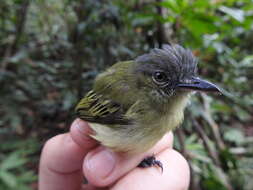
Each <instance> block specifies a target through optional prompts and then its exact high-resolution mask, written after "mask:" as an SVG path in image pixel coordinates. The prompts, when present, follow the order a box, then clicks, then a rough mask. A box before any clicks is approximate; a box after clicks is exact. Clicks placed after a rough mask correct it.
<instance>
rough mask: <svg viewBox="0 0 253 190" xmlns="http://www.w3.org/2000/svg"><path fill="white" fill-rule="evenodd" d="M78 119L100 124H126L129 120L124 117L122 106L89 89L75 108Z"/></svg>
mask: <svg viewBox="0 0 253 190" xmlns="http://www.w3.org/2000/svg"><path fill="white" fill-rule="evenodd" d="M75 111H76V114H77V116H78V117H79V118H80V119H83V120H85V121H88V122H94V123H100V124H111V125H115V124H119V125H128V124H130V122H131V121H130V120H129V119H127V118H126V117H125V110H124V109H123V107H122V106H121V105H120V104H118V103H116V102H113V101H112V100H109V99H105V98H103V96H102V95H99V94H97V93H95V92H94V91H89V92H88V93H87V94H86V96H85V97H84V98H83V99H81V101H80V102H79V103H78V104H77V106H76V108H75Z"/></svg>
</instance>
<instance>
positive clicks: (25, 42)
mask: <svg viewBox="0 0 253 190" xmlns="http://www.w3.org/2000/svg"><path fill="white" fill-rule="evenodd" d="M252 9H253V2H252V1H250V0H239V1H235V0H213V1H209V0H163V1H161V0H150V1H137V0H130V1H121V0H112V1H99V0H87V1H82V0H76V1H70V0H58V1H54V0H46V1H42V0H34V1H31V0H22V1H21V0H8V1H3V2H1V4H0V28H1V30H0V86H1V88H0V96H1V99H0V105H1V106H0V144H1V146H0V149H1V153H0V189H17V186H18V187H19V188H18V189H22V188H23V189H28V188H29V187H30V184H31V183H33V182H34V180H36V179H35V178H34V173H33V172H32V171H34V170H36V169H35V166H34V165H32V166H30V163H31V162H32V163H34V162H35V164H36V159H35V160H33V161H31V159H30V158H31V155H32V157H33V155H34V156H35V157H37V158H38V155H39V151H38V150H40V147H41V144H42V143H43V142H44V141H45V140H46V139H48V138H50V137H52V136H54V135H56V134H59V133H62V132H64V131H66V130H68V126H69V124H70V122H71V121H72V120H73V118H74V115H73V107H74V106H75V104H76V103H77V101H78V100H79V99H80V98H81V97H82V96H83V95H84V93H85V92H87V91H88V90H89V89H90V87H91V85H92V81H93V79H94V78H95V76H96V75H97V74H98V73H99V72H100V71H101V70H103V69H104V68H106V67H108V66H110V65H112V64H113V63H115V62H117V61H119V60H128V59H132V58H135V57H136V56H137V55H139V54H141V53H143V52H146V51H148V50H149V49H150V48H153V47H159V46H161V44H162V43H168V42H177V43H180V44H182V45H184V46H186V47H189V48H191V49H192V50H193V53H194V54H195V55H196V56H197V57H198V59H199V62H200V63H199V73H200V74H201V75H202V76H204V77H205V78H209V80H211V81H213V82H215V83H217V84H219V86H220V87H221V88H222V89H224V90H223V91H224V95H223V96H220V95H212V96H206V95H197V96H194V97H193V99H192V103H191V105H190V106H189V108H188V110H187V113H186V117H185V118H186V119H185V122H184V124H183V126H182V127H181V128H180V129H179V130H178V131H176V134H177V136H176V137H177V138H176V148H178V149H180V151H181V152H182V153H183V154H184V156H186V157H187V159H188V160H189V162H190V164H191V169H192V173H193V178H192V184H191V189H194V190H198V189H218V190H219V189H220V190H223V189H245V190H250V189H252V188H253V184H252V182H251V181H252V180H250V179H251V178H252V176H253V172H252V171H253V168H252V160H251V159H250V158H252V155H253V150H252V144H253V140H252V135H253V130H252V122H253V118H252V115H253V110H252V107H253V94H252V90H253V89H252V86H253V80H252V74H253V72H252V71H253V53H252V52H253V46H252V44H251V42H252V40H253V39H252V32H253V31H252V30H253V12H252ZM24 139H32V141H26V140H24ZM22 141H24V142H23V143H21V142H22ZM35 142H39V143H38V144H37V143H35ZM30 144H33V145H34V146H30ZM27 150H29V151H28V152H27ZM28 156H29V159H28Z"/></svg>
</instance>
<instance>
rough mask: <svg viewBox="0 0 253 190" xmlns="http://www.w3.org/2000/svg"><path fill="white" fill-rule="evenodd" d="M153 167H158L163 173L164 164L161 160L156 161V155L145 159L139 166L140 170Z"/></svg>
mask: <svg viewBox="0 0 253 190" xmlns="http://www.w3.org/2000/svg"><path fill="white" fill-rule="evenodd" d="M152 166H157V167H159V168H161V170H162V172H163V163H162V162H161V161H159V160H156V158H155V156H154V155H153V156H149V157H146V158H144V159H143V160H142V161H141V163H140V164H139V165H138V167H140V168H148V167H152Z"/></svg>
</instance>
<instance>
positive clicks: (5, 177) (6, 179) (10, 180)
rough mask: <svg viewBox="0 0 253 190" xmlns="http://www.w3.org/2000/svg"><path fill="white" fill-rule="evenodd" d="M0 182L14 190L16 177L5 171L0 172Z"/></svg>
mask: <svg viewBox="0 0 253 190" xmlns="http://www.w3.org/2000/svg"><path fill="white" fill-rule="evenodd" d="M0 181H3V183H5V184H6V186H8V187H10V188H14V187H16V186H17V184H18V182H17V178H16V176H14V175H13V174H11V173H9V172H7V171H0Z"/></svg>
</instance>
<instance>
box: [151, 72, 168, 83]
mask: <svg viewBox="0 0 253 190" xmlns="http://www.w3.org/2000/svg"><path fill="white" fill-rule="evenodd" d="M153 80H154V81H155V82H156V83H158V84H161V83H164V82H167V76H166V74H165V73H164V72H160V71H159V72H155V73H154V74H153Z"/></svg>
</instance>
